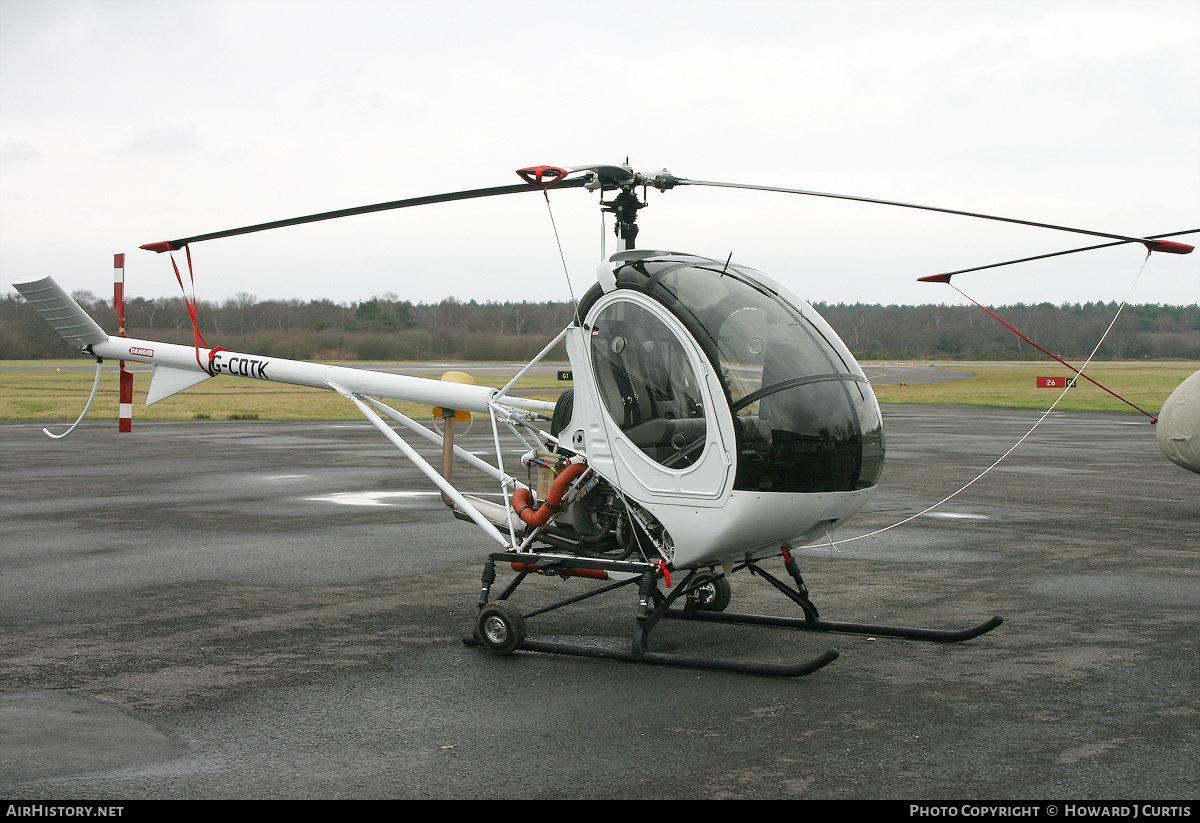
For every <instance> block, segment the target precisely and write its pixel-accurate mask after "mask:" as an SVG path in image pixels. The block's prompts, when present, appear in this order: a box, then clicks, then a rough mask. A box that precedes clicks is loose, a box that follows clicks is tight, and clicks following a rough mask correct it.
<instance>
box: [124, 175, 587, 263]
mask: <svg viewBox="0 0 1200 823" xmlns="http://www.w3.org/2000/svg"><path fill="white" fill-rule="evenodd" d="M586 182H587V178H586V177H579V178H576V179H574V180H564V181H562V182H560V183H551V184H549V185H534V184H530V183H515V184H513V185H511V186H493V187H492V188H488V189H469V190H467V191H455V192H448V193H446V194H431V195H426V196H425V197H410V198H408V199H407V200H392V201H390V202H388V203H376V204H374V205H371V206H356V207H355V208H352V209H339V210H338V211H326V212H321V213H320V214H308V215H304V216H303V217H292V218H289V219H287V220H275V221H273V222H271V223H258V224H256V225H253V226H244V227H242V228H240V229H226V230H225V231H214V232H211V233H209V234H197V235H195V236H194V237H182V238H180V239H178V240H164V241H161V242H158V243H147V244H146V245H144V246H142V248H143V249H146V250H148V251H154V252H164V251H175V250H177V249H181V248H183V247H184V246H186V245H187V244H189V243H199V242H200V241H202V240H216V239H218V238H221V237H233V236H235V235H238V234H252V233H254V232H257V231H267V230H268V229H282V228H284V227H285V226H298V225H300V224H301V223H315V222H317V221H319V220H334V219H336V218H338V217H353V216H354V215H357V214H370V213H371V212H376V211H388V210H389V209H404V208H408V207H409V206H428V205H430V204H432V203H449V202H451V201H454V200H471V199H473V198H476V197H494V196H496V195H498V194H519V193H520V192H526V191H545V190H546V189H574V188H580V187H582V186H583V185H584V183H586Z"/></svg>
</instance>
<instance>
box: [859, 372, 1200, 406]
mask: <svg viewBox="0 0 1200 823" xmlns="http://www.w3.org/2000/svg"><path fill="white" fill-rule="evenodd" d="M942 367H943V368H947V369H954V370H959V371H968V372H973V373H974V374H975V376H974V377H972V378H970V379H969V380H962V381H959V382H957V383H935V384H924V385H908V386H877V387H875V394H876V396H877V397H878V398H879V402H881V403H921V404H931V405H967V406H997V407H1002V408H1012V409H1045V408H1049V406H1050V404H1051V403H1053V402H1054V399H1055V398H1056V397H1058V395H1059V394H1060V393H1061V389H1040V388H1037V378H1038V377H1059V378H1063V379H1066V378H1068V377H1071V376H1072V373H1071V371H1070V370H1069V369H1067V368H1066V367H1065V366H1060V365H1058V364H1057V363H1045V362H1041V363H1029V362H1020V363H996V362H989V363H954V364H947V365H943V366H942ZM1197 369H1200V362H1194V361H1193V362H1185V361H1172V362H1143V361H1136V362H1128V363H1125V362H1120V363H1114V362H1101V363H1093V364H1092V365H1090V366H1088V368H1087V371H1085V372H1084V374H1086V375H1087V376H1089V377H1091V378H1092V379H1093V380H1095V381H1097V382H1099V383H1101V384H1102V385H1104V386H1107V387H1108V388H1109V389H1111V390H1112V391H1114V392H1116V393H1117V394H1119V395H1121V396H1122V397H1124V398H1126V399H1127V400H1129V402H1131V403H1134V404H1136V405H1137V406H1140V407H1141V408H1142V409H1144V410H1145V411H1147V412H1150V413H1151V414H1154V415H1157V414H1158V412H1159V410H1160V409H1162V404H1163V401H1165V400H1166V399H1167V397H1168V396H1169V395H1170V394H1171V392H1173V391H1174V390H1175V388H1176V387H1177V386H1178V385H1179V384H1180V383H1182V382H1183V381H1184V380H1185V379H1186V378H1187V377H1189V376H1190V375H1191V374H1192V373H1193V372H1195V371H1196V370H1197ZM1056 408H1058V409H1062V410H1064V411H1105V412H1133V413H1135V414H1136V411H1135V410H1134V409H1132V408H1130V407H1129V406H1128V405H1126V404H1125V403H1122V402H1121V401H1120V400H1118V399H1117V398H1115V397H1113V396H1112V395H1110V394H1108V393H1107V392H1105V391H1104V390H1103V389H1101V388H1099V387H1097V386H1095V385H1093V384H1092V383H1089V382H1088V381H1087V380H1085V379H1083V378H1079V379H1078V380H1077V381H1076V386H1075V388H1073V389H1071V390H1070V391H1069V392H1067V396H1066V397H1064V398H1063V399H1062V402H1061V403H1059V404H1058V406H1057V407H1056Z"/></svg>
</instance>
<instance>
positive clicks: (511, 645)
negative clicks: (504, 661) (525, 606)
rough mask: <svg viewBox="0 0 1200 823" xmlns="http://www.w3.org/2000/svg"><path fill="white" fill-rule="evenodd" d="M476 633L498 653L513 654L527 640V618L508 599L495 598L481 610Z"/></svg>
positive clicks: (476, 621) (481, 640)
mask: <svg viewBox="0 0 1200 823" xmlns="http://www.w3.org/2000/svg"><path fill="white" fill-rule="evenodd" d="M475 633H476V634H477V635H478V636H479V640H480V642H482V643H483V645H485V646H487V647H488V648H489V649H491V650H492V651H494V652H495V653H496V654H512V653H513V652H514V651H516V649H517V648H518V647H519V646H520V645H521V643H522V642H523V641H524V640H525V618H524V617H522V616H521V613H520V612H519V611H517V609H516V608H515V607H514V606H513V605H512V604H511V603H509V602H508V601H507V600H495V601H493V602H491V603H488V604H487V605H485V606H484V607H483V608H482V609H480V610H479V616H478V617H477V618H476V619H475Z"/></svg>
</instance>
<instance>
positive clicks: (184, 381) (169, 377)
mask: <svg viewBox="0 0 1200 823" xmlns="http://www.w3.org/2000/svg"><path fill="white" fill-rule="evenodd" d="M208 378H209V375H208V372H202V371H197V370H195V369H177V368H175V367H174V366H162V365H158V364H155V366H154V373H153V374H152V375H151V377H150V391H149V392H147V394H146V405H147V406H153V405H154V404H155V403H157V402H158V401H159V400H164V399H166V398H168V397H170V396H171V395H173V394H178V393H179V392H181V391H183V390H184V389H190V388H191V387H192V386H194V385H196V384H197V383H201V382H203V381H205V380H207V379H208Z"/></svg>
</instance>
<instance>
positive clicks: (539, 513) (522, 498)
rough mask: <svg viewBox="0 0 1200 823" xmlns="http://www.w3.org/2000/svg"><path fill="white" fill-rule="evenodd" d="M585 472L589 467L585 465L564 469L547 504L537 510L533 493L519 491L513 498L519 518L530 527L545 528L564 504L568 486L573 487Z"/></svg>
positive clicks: (579, 464)
mask: <svg viewBox="0 0 1200 823" xmlns="http://www.w3.org/2000/svg"><path fill="white" fill-rule="evenodd" d="M585 471H587V465H586V464H584V463H573V464H572V465H570V466H567V467H566V468H565V469H563V470H562V472H561V473H560V474H559V475H558V477H556V478H554V483H552V484H551V486H550V493H549V494H547V495H546V500H545V502H543V503H542V505H540V506H538V507H537V508H534V505H533V493H532V492H530V491H529V489H517V490H516V491H515V492H513V496H512V505H513V510H514V511H516V513H517V517H519V518H521V520H522V521H523V522H524V523H526V524H527V525H530V526H544V525H546V524H547V523H549V522H550V518H551V517H553V516H554V514H555V512H557V511H558V507H559V505H560V504H561V503H562V498H563V495H564V494H566V492H567V486H569V485H571V483H572V482H573V481H574V480H575V478H577V477H579V475H581V474H583V473H584V472H585Z"/></svg>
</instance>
